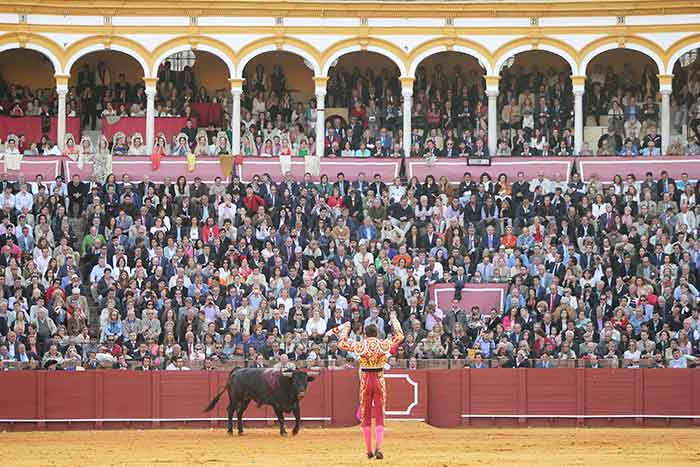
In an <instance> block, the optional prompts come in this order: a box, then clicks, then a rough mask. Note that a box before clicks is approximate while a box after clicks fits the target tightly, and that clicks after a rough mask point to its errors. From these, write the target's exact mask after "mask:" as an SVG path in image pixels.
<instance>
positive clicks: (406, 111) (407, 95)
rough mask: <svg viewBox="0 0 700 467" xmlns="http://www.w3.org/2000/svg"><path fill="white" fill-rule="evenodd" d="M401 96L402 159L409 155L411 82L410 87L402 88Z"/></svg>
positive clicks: (411, 104)
mask: <svg viewBox="0 0 700 467" xmlns="http://www.w3.org/2000/svg"><path fill="white" fill-rule="evenodd" d="M401 95H402V96H403V141H402V142H401V144H402V145H403V154H404V157H409V156H410V155H411V131H412V127H411V110H412V109H413V80H411V87H402V88H401Z"/></svg>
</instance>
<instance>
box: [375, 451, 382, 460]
mask: <svg viewBox="0 0 700 467" xmlns="http://www.w3.org/2000/svg"><path fill="white" fill-rule="evenodd" d="M374 457H376V458H377V459H378V460H382V459H384V454H382V451H380V450H379V449H377V450H376V451H374Z"/></svg>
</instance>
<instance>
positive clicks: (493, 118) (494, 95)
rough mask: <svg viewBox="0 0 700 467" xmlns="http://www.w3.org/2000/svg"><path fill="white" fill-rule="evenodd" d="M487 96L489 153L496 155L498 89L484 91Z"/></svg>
mask: <svg viewBox="0 0 700 467" xmlns="http://www.w3.org/2000/svg"><path fill="white" fill-rule="evenodd" d="M486 95H487V96H488V98H489V114H488V117H489V120H488V125H489V128H488V130H489V154H491V156H495V155H496V150H497V149H498V89H495V90H494V89H490V90H487V91H486Z"/></svg>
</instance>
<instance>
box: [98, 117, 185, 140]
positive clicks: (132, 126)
mask: <svg viewBox="0 0 700 467" xmlns="http://www.w3.org/2000/svg"><path fill="white" fill-rule="evenodd" d="M185 123H187V119H186V118H184V117H158V118H156V119H155V134H156V135H157V134H158V133H163V134H164V135H165V137H166V138H168V141H170V140H171V138H172V137H173V136H174V135H177V134H178V133H180V131H181V130H182V129H183V128H184V127H185ZM192 123H193V126H194V127H195V128H196V127H197V121H196V120H195V119H192ZM119 131H121V132H122V133H124V134H125V135H126V136H131V135H133V134H134V133H141V136H143V137H144V138H146V117H122V118H120V119H119V121H118V122H116V123H114V124H112V125H110V124H109V123H107V121H106V119H104V118H103V119H102V134H103V135H105V136H106V137H107V139H108V140H109V141H110V142H111V141H112V136H114V134H115V133H117V132H119Z"/></svg>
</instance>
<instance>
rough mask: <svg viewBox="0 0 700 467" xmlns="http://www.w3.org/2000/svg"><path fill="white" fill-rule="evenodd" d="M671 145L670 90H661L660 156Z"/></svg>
mask: <svg viewBox="0 0 700 467" xmlns="http://www.w3.org/2000/svg"><path fill="white" fill-rule="evenodd" d="M670 143H671V89H670V88H663V87H662V88H661V154H666V149H668V146H669V144H670Z"/></svg>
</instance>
